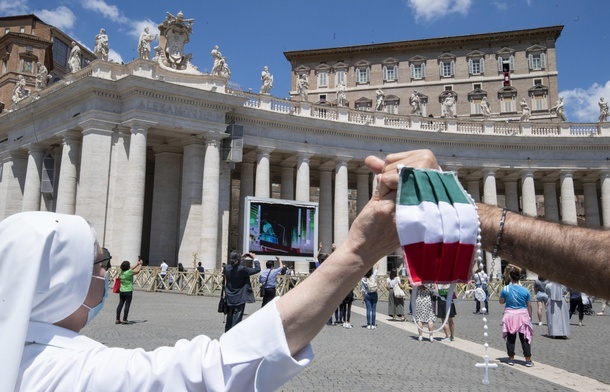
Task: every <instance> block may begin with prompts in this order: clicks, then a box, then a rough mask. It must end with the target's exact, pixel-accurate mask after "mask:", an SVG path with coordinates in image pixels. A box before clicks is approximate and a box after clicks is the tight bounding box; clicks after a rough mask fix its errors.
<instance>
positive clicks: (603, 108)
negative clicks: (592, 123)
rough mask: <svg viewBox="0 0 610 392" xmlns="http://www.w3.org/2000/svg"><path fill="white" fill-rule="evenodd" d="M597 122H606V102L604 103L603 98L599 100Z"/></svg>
mask: <svg viewBox="0 0 610 392" xmlns="http://www.w3.org/2000/svg"><path fill="white" fill-rule="evenodd" d="M597 104H598V105H599V119H598V121H599V122H604V121H608V102H606V101H604V97H600V98H599V102H598V103H597Z"/></svg>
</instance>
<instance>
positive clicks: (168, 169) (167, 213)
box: [149, 145, 182, 265]
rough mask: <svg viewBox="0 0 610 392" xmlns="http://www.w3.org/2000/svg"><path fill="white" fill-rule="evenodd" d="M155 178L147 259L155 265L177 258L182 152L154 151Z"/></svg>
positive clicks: (163, 146)
mask: <svg viewBox="0 0 610 392" xmlns="http://www.w3.org/2000/svg"><path fill="white" fill-rule="evenodd" d="M153 151H154V153H155V177H154V180H153V187H154V188H153V196H152V212H151V218H150V252H149V255H150V256H149V258H150V259H154V260H155V265H157V262H159V264H160V262H161V260H163V259H166V260H172V261H173V260H176V259H177V257H178V241H177V239H178V225H179V216H180V168H181V167H180V164H181V160H182V151H181V149H179V148H177V147H170V146H167V145H161V146H158V147H154V148H153Z"/></svg>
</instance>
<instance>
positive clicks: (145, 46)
mask: <svg viewBox="0 0 610 392" xmlns="http://www.w3.org/2000/svg"><path fill="white" fill-rule="evenodd" d="M156 39H157V35H152V34H150V33H149V29H148V27H145V28H144V31H143V32H142V34H140V38H139V40H138V58H140V59H144V60H150V43H151V42H153V41H154V40H156Z"/></svg>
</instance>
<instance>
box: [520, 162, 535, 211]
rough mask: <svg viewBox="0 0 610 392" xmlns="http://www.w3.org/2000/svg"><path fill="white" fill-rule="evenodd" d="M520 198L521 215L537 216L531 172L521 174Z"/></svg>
mask: <svg viewBox="0 0 610 392" xmlns="http://www.w3.org/2000/svg"><path fill="white" fill-rule="evenodd" d="M521 198H522V203H523V214H524V215H527V216H534V217H535V216H538V209H537V208H536V189H535V187H534V173H533V172H532V171H531V170H526V171H524V172H523V173H521Z"/></svg>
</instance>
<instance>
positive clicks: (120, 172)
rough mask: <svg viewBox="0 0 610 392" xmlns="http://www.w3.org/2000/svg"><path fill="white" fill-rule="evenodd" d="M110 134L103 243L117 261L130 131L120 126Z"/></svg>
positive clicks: (121, 237) (120, 242) (127, 179)
mask: <svg viewBox="0 0 610 392" xmlns="http://www.w3.org/2000/svg"><path fill="white" fill-rule="evenodd" d="M114 131H115V132H114V133H113V134H112V147H111V154H110V174H109V176H108V178H109V179H110V180H109V182H108V196H107V197H108V211H107V212H106V232H105V237H104V243H105V244H106V246H107V247H108V248H109V249H112V251H113V256H114V258H116V259H117V260H121V261H123V260H125V259H124V258H122V255H121V254H122V252H123V240H124V238H123V210H124V209H125V202H126V198H125V194H124V192H125V189H128V188H129V183H128V181H129V176H128V175H127V173H128V170H127V168H128V167H129V143H130V140H131V129H130V128H129V127H125V126H122V125H119V126H117V127H116V128H115V129H114Z"/></svg>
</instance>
